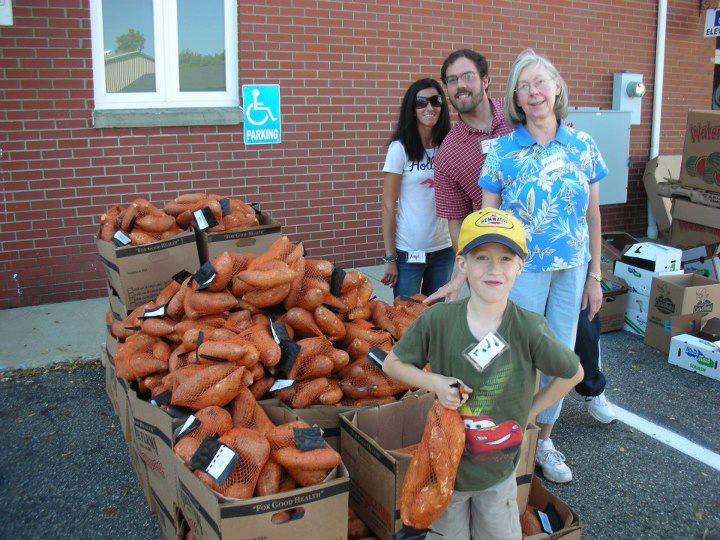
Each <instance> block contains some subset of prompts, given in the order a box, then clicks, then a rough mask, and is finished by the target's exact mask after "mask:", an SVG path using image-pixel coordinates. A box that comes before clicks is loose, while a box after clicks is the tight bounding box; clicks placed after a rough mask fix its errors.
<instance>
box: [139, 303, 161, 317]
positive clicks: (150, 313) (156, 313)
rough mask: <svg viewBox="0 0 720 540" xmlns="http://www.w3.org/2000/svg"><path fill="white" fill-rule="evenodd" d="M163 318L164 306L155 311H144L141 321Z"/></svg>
mask: <svg viewBox="0 0 720 540" xmlns="http://www.w3.org/2000/svg"><path fill="white" fill-rule="evenodd" d="M164 316H165V306H160V307H159V308H156V309H146V310H145V312H144V313H143V314H142V318H143V319H152V318H154V317H164Z"/></svg>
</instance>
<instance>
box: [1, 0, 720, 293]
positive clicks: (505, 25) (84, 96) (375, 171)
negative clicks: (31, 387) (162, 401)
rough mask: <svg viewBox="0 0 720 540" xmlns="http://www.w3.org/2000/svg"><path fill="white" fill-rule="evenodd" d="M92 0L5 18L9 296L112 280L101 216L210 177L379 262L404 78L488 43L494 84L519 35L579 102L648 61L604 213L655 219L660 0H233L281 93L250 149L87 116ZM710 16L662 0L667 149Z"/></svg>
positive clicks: (677, 129)
mask: <svg viewBox="0 0 720 540" xmlns="http://www.w3.org/2000/svg"><path fill="white" fill-rule="evenodd" d="M92 2H95V0H92ZM92 2H91V0H52V1H50V0H14V1H13V15H14V21H13V25H12V26H0V50H2V57H1V59H0V137H1V139H0V148H2V156H1V157H0V178H1V180H2V198H0V216H1V220H0V307H13V306H21V305H30V304H37V303H42V302H51V301H63V300H70V299H77V298H88V297H93V296H100V295H103V294H105V292H106V291H105V283H104V274H103V269H102V266H101V264H100V263H99V260H98V257H97V254H96V249H95V246H94V235H95V233H96V231H97V224H98V218H99V216H100V214H101V213H102V212H103V211H104V210H105V209H106V208H107V207H109V206H111V205H114V204H126V203H128V202H130V201H131V200H132V199H133V198H135V197H137V196H142V197H146V198H148V199H150V200H151V201H152V202H155V203H158V204H160V205H162V204H163V203H164V202H165V201H167V200H169V199H171V198H173V197H175V196H176V195H177V194H178V193H180V192H188V191H205V190H207V191H210V192H217V193H223V194H228V195H232V196H237V197H241V198H243V199H246V200H249V201H258V202H260V203H261V205H262V208H263V210H265V211H268V212H270V213H271V214H272V215H273V217H275V218H276V219H278V220H279V221H281V222H282V223H283V225H284V230H285V231H286V232H287V234H289V235H290V236H291V238H293V239H302V240H303V241H304V242H305V245H306V246H307V247H308V248H309V249H310V252H311V254H312V255H313V256H317V257H327V258H330V259H332V260H334V261H336V262H338V263H342V264H345V265H350V264H353V265H364V264H374V263H375V262H377V257H378V256H379V255H380V251H381V249H382V248H381V244H382V242H381V234H380V195H381V183H380V181H381V176H382V175H381V173H380V169H381V166H382V162H383V159H384V151H385V150H384V145H385V143H386V142H387V138H388V136H389V135H390V131H391V128H392V123H393V121H394V120H395V118H396V114H397V110H398V107H399V103H400V98H401V96H402V94H403V92H404V89H405V88H406V87H407V85H408V84H409V82H410V81H412V80H414V79H416V78H418V77H421V76H432V77H435V78H439V70H440V65H441V63H442V61H443V59H444V57H445V56H446V55H447V54H448V53H449V52H451V51H452V50H455V49H458V48H462V47H468V48H472V49H475V50H478V51H481V52H483V53H485V54H486V55H487V57H488V59H489V61H490V69H491V83H490V93H491V94H492V95H498V94H499V93H501V92H502V91H503V87H504V84H505V80H506V77H507V73H508V69H509V66H510V64H511V63H512V61H513V60H514V59H515V57H516V55H517V54H518V53H519V52H520V51H521V50H523V49H525V48H527V47H533V48H535V49H536V50H538V51H539V52H542V53H545V54H547V55H548V56H549V57H550V58H551V59H552V60H553V61H554V62H555V63H556V65H557V66H558V68H559V69H560V72H561V73H562V74H563V76H564V77H565V78H566V80H567V82H568V85H569V88H570V98H571V105H575V106H595V107H603V108H610V107H611V105H612V83H613V73H615V72H619V71H623V70H627V71H631V72H637V73H642V74H643V76H644V81H645V84H646V86H647V90H648V91H647V94H646V96H645V97H644V98H643V101H642V124H641V125H638V126H633V128H632V131H631V151H630V154H631V155H630V159H631V164H630V175H629V184H628V202H627V204H624V205H613V206H604V207H602V214H603V221H604V223H603V226H604V228H605V229H606V230H610V229H624V230H627V231H628V232H633V233H642V232H643V231H644V229H645V227H646V206H645V200H646V199H645V192H644V189H643V187H642V184H641V174H642V170H643V168H644V165H645V162H646V161H647V159H648V155H649V147H650V118H651V114H652V93H653V77H654V71H655V68H654V65H655V39H656V34H655V29H656V24H657V4H656V3H654V2H645V1H640V0H635V1H620V0H600V1H597V2H572V3H569V2H562V1H550V2H543V3H539V4H532V3H531V4H528V3H526V2H516V1H506V2H492V3H491V2H466V3H457V2H449V1H442V0H437V1H417V2H416V1H406V0H399V1H397V0H396V1H394V2H385V1H382V0H370V1H368V2H350V1H340V0H338V1H322V0H275V1H273V0H257V1H255V2H252V3H249V2H240V3H238V4H237V6H234V8H236V9H237V28H236V32H237V33H236V34H235V35H234V39H236V40H237V43H236V44H237V51H236V54H237V57H238V58H239V62H238V72H239V73H236V78H237V80H235V81H234V84H235V85H237V84H240V85H241V84H249V83H258V84H259V83H277V84H279V85H280V88H281V94H282V120H283V124H282V125H283V140H282V143H281V144H278V145H272V146H271V145H262V146H248V147H246V146H244V145H243V137H242V126H241V125H239V124H237V123H235V124H233V125H222V124H221V123H215V124H213V123H212V122H209V123H210V125H180V126H168V127H106V128H100V127H97V125H98V124H102V122H97V119H98V118H99V117H98V116H97V115H96V123H95V127H94V124H93V117H94V110H95V109H96V108H97V104H96V102H95V99H94V84H97V83H96V82H95V81H94V73H93V72H94V67H93V35H92V33H91V31H92V24H91V5H90V4H91V3H92ZM148 2H150V0H148ZM169 4H173V3H172V2H169ZM491 4H492V5H491ZM226 7H227V2H226ZM703 24H704V13H703V14H701V13H700V12H699V11H698V2H697V1H695V0H677V1H673V2H670V6H669V8H668V16H667V39H666V62H665V84H664V99H663V108H662V135H661V147H660V151H661V153H665V154H667V153H680V152H681V151H682V143H683V133H684V126H685V115H686V112H687V110H688V109H692V108H710V104H711V95H712V84H713V68H714V66H713V64H712V62H711V58H712V57H713V55H714V49H715V40H712V39H705V38H703ZM226 35H227V34H226ZM178 39H182V36H181V37H180V38H178ZM98 47H100V48H99V49H98V50H100V51H101V54H102V49H103V47H102V44H100V45H99V46H98ZM106 54H107V52H106ZM148 62H149V61H148ZM148 62H146V64H147V63H148ZM230 64H232V58H230V59H229V64H228V65H230ZM138 69H139V68H138ZM95 70H97V68H95ZM95 75H96V77H97V73H96V74H95ZM96 80H97V79H96ZM231 82H233V81H231ZM230 86H232V84H231V85H230Z"/></svg>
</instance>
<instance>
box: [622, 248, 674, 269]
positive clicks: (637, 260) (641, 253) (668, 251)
mask: <svg viewBox="0 0 720 540" xmlns="http://www.w3.org/2000/svg"><path fill="white" fill-rule="evenodd" d="M620 260H621V261H622V262H624V263H627V264H629V265H631V266H634V267H636V268H642V269H644V270H650V271H651V272H656V273H659V272H674V271H676V270H680V268H681V263H682V250H680V249H678V248H674V247H670V246H663V245H661V244H654V243H652V242H638V243H637V244H633V245H632V246H630V247H629V248H628V249H627V250H626V251H625V253H623V255H622V259H620Z"/></svg>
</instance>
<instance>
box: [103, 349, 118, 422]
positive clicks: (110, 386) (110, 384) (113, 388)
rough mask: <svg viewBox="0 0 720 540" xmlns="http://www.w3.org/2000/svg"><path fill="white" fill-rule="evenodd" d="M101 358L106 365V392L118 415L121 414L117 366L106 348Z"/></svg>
mask: <svg viewBox="0 0 720 540" xmlns="http://www.w3.org/2000/svg"><path fill="white" fill-rule="evenodd" d="M100 358H101V360H102V365H103V366H104V367H105V393H106V394H107V397H108V399H109V400H110V405H111V406H112V409H113V412H114V413H115V415H116V416H119V413H120V408H119V405H118V386H117V379H116V377H115V366H114V365H113V363H112V360H111V358H112V357H111V356H110V355H109V353H108V351H107V350H106V349H105V348H103V349H102V351H101V352H100Z"/></svg>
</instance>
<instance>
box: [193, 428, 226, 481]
mask: <svg viewBox="0 0 720 540" xmlns="http://www.w3.org/2000/svg"><path fill="white" fill-rule="evenodd" d="M237 459H238V456H237V454H236V453H235V452H234V451H233V450H232V449H231V448H229V447H227V446H225V445H224V444H222V443H221V442H220V441H218V439H217V438H216V437H214V436H212V435H208V436H207V437H205V439H204V440H203V442H202V443H200V446H199V447H198V449H197V451H196V452H195V453H194V454H193V455H192V457H191V458H190V461H188V466H189V467H190V468H191V469H200V470H201V471H204V472H206V473H207V474H209V475H210V476H212V477H213V479H214V480H215V481H216V482H217V483H218V484H222V483H223V482H224V481H225V479H226V478H227V477H228V475H229V474H230V471H231V470H232V468H233V466H234V465H235V462H236V461H237Z"/></svg>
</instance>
